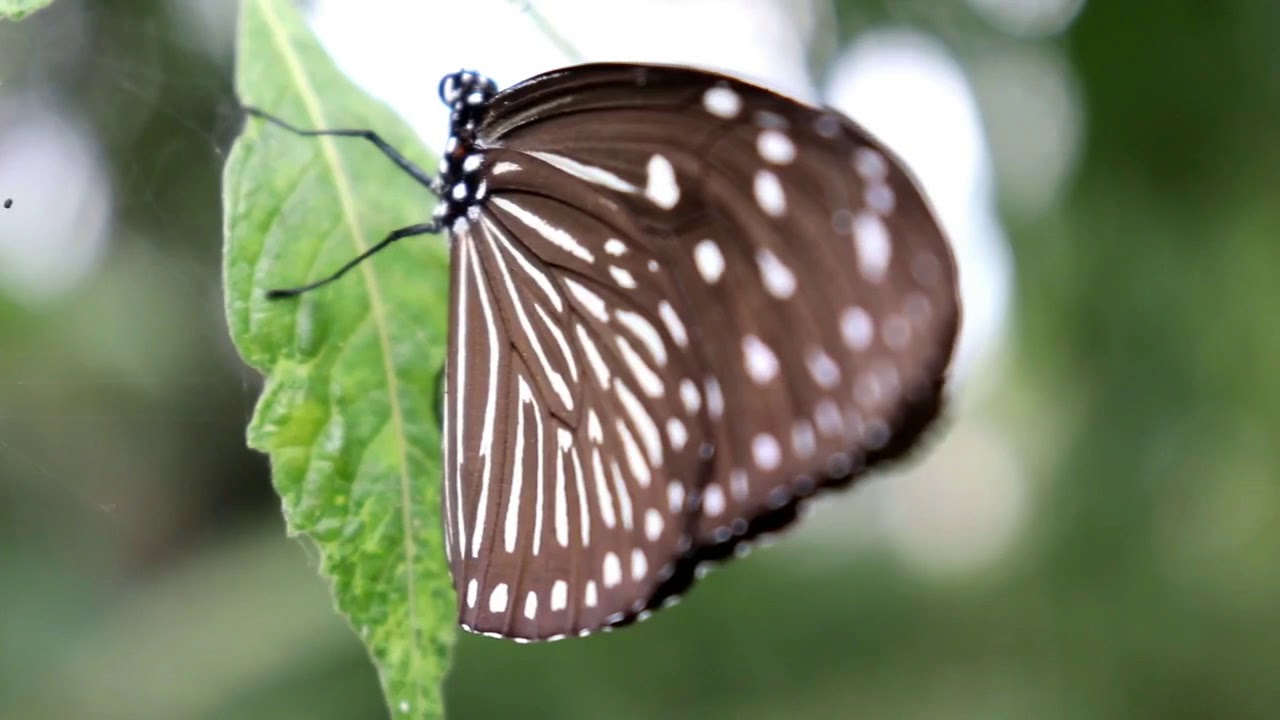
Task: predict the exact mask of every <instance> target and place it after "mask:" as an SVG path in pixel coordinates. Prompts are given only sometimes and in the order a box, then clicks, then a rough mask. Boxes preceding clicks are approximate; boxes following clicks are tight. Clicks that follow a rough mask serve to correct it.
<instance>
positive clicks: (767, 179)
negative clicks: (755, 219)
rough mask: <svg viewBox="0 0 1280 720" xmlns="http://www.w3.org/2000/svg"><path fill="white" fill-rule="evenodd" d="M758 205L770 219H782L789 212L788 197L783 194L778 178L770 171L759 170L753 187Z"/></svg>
mask: <svg viewBox="0 0 1280 720" xmlns="http://www.w3.org/2000/svg"><path fill="white" fill-rule="evenodd" d="M752 189H753V190H754V191H755V195H756V204H758V205H759V206H760V209H761V210H763V211H764V212H765V214H766V215H769V216H770V217H781V216H782V215H783V213H785V212H786V211H787V196H786V195H785V194H783V192H782V183H781V182H779V181H778V176H777V175H774V174H773V172H771V171H769V170H757V171H756V178H755V182H754V184H753V186H752Z"/></svg>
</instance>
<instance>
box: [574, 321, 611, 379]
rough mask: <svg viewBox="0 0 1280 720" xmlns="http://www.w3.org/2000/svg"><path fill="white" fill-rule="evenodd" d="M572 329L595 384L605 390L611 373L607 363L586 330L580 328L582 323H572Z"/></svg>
mask: <svg viewBox="0 0 1280 720" xmlns="http://www.w3.org/2000/svg"><path fill="white" fill-rule="evenodd" d="M573 327H574V330H576V331H577V333H578V344H580V345H581V346H582V350H583V352H585V353H586V355H587V364H589V365H590V366H591V370H592V372H594V373H595V375H596V382H599V383H600V387H601V388H605V389H607V388H608V387H609V381H610V380H611V379H612V378H613V373H612V372H610V370H609V365H608V363H606V362H605V361H604V356H603V355H601V354H600V347H599V346H597V345H596V341H595V339H593V338H592V337H591V336H590V335H588V334H587V329H586V328H584V327H583V326H582V323H574V324H573Z"/></svg>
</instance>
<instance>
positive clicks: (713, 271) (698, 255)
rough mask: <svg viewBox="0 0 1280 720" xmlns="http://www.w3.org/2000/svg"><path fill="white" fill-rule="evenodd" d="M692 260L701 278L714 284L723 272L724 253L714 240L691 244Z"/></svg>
mask: <svg viewBox="0 0 1280 720" xmlns="http://www.w3.org/2000/svg"><path fill="white" fill-rule="evenodd" d="M693 261H694V263H695V264H696V265H697V266H698V273H699V274H701V275H702V279H703V280H706V281H707V282H708V283H711V284H714V283H715V282H716V281H718V280H719V279H720V276H721V275H723V274H724V255H721V254H720V246H719V245H716V241H715V240H703V241H701V242H699V243H698V244H697V245H694V246H693Z"/></svg>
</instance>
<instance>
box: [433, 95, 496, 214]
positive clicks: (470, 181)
mask: <svg viewBox="0 0 1280 720" xmlns="http://www.w3.org/2000/svg"><path fill="white" fill-rule="evenodd" d="M497 91H498V88H497V85H496V84H494V82H493V81H492V80H490V79H489V78H487V77H484V76H483V75H480V74H479V73H476V72H473V71H471V70H460V71H458V72H456V73H450V74H448V75H445V76H444V78H443V79H441V80H440V99H441V100H442V101H443V102H444V103H445V105H448V106H449V110H450V114H449V139H448V140H447V141H446V142H445V152H444V156H443V157H441V158H440V185H439V186H440V189H441V200H440V204H439V205H437V206H436V212H435V214H436V218H437V219H439V220H440V222H441V223H442V224H443V225H444V226H445V227H450V226H452V225H453V223H454V221H456V220H458V219H459V218H462V217H465V216H466V215H467V213H468V211H469V210H470V209H472V208H475V207H477V206H478V203H479V202H480V201H481V200H483V199H484V197H485V194H486V192H487V187H486V185H485V181H484V178H483V177H482V176H481V173H480V167H481V164H482V162H483V155H482V154H481V153H480V152H479V151H478V150H477V148H476V135H477V132H478V128H479V127H480V122H481V120H482V119H483V118H484V115H485V113H486V112H487V111H488V107H489V100H490V99H491V98H492V97H493V96H494V95H495V94H497Z"/></svg>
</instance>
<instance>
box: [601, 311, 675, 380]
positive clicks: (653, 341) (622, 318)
mask: <svg viewBox="0 0 1280 720" xmlns="http://www.w3.org/2000/svg"><path fill="white" fill-rule="evenodd" d="M664 304H665V301H664ZM614 316H615V317H616V318H618V323H619V324H621V325H622V326H623V327H625V328H626V329H628V330H630V331H631V332H633V333H635V335H636V337H637V338H638V339H639V340H640V342H642V343H644V346H645V348H646V349H648V351H649V354H650V355H652V356H653V360H654V362H656V363H658V365H659V366H665V365H666V364H667V346H666V345H665V344H664V343H663V342H662V336H661V335H659V334H658V329H657V328H655V327H654V326H653V324H652V323H650V322H649V321H648V320H647V319H646V318H645V317H644V316H643V315H640V314H639V313H634V312H631V311H630V310H619V311H617V312H616V313H614Z"/></svg>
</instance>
